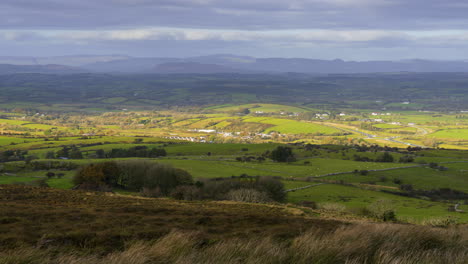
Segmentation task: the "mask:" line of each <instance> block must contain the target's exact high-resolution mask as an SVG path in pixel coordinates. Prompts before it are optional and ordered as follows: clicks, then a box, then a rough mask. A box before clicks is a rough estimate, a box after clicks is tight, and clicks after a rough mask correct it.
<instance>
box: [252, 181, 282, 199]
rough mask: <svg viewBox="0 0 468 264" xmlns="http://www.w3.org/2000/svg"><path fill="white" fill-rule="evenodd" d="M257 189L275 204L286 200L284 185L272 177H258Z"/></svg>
mask: <svg viewBox="0 0 468 264" xmlns="http://www.w3.org/2000/svg"><path fill="white" fill-rule="evenodd" d="M256 185H257V189H258V190H260V191H264V192H266V193H267V194H268V196H269V197H270V198H271V199H272V200H274V201H276V202H284V201H285V200H286V192H285V189H284V184H283V183H282V182H281V181H280V180H278V179H275V178H273V177H267V176H263V177H259V178H258V181H257V184H256Z"/></svg>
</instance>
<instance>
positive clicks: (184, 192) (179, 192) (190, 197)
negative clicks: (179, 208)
mask: <svg viewBox="0 0 468 264" xmlns="http://www.w3.org/2000/svg"><path fill="white" fill-rule="evenodd" d="M171 197H172V198H174V199H177V200H186V201H194V200H200V199H201V197H202V195H201V190H200V188H198V187H196V186H193V185H180V186H177V187H176V188H174V190H173V191H172V192H171Z"/></svg>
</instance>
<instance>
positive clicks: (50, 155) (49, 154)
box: [45, 151, 55, 159]
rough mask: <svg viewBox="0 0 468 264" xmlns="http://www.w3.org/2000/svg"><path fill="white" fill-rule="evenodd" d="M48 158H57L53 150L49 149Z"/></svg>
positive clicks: (46, 156)
mask: <svg viewBox="0 0 468 264" xmlns="http://www.w3.org/2000/svg"><path fill="white" fill-rule="evenodd" d="M45 158H46V159H55V153H54V152H53V151H47V153H46V155H45Z"/></svg>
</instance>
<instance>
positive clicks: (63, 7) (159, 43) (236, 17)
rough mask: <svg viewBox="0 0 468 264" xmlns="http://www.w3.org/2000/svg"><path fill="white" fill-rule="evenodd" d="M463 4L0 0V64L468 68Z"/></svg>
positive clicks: (412, 0)
mask: <svg viewBox="0 0 468 264" xmlns="http://www.w3.org/2000/svg"><path fill="white" fill-rule="evenodd" d="M467 14H468V1H466V0H1V1H0V56H39V57H43V56H63V55H77V54H99V55H101V54H122V55H129V56H137V57H189V56H201V55H209V54H220V53H223V54H225V53H229V54H237V55H248V56H254V57H288V58H289V57H298V58H315V59H336V58H340V59H344V60H358V61H366V60H401V59H414V58H420V59H434V60H468V15H467Z"/></svg>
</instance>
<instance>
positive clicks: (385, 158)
mask: <svg viewBox="0 0 468 264" xmlns="http://www.w3.org/2000/svg"><path fill="white" fill-rule="evenodd" d="M393 160H394V158H393V156H392V155H391V154H390V153H388V152H384V153H383V154H381V155H379V156H378V157H377V158H376V159H375V161H377V162H393Z"/></svg>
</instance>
